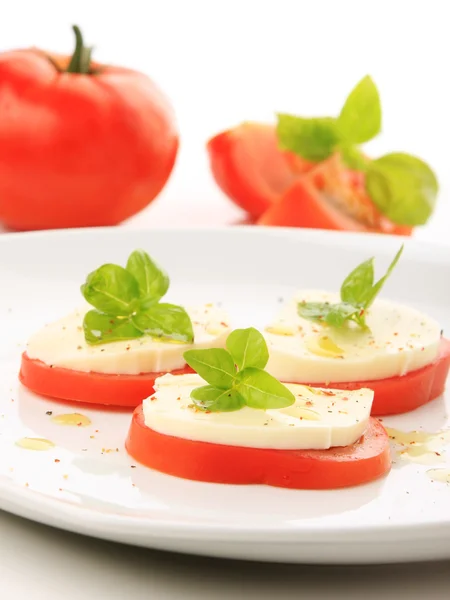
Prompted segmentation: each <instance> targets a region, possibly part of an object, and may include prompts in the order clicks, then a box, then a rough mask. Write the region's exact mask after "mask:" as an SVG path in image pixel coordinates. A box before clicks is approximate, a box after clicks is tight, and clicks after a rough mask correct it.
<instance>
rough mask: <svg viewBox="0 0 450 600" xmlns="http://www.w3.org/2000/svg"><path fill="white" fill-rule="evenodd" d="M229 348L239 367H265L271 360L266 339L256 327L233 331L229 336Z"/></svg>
mask: <svg viewBox="0 0 450 600" xmlns="http://www.w3.org/2000/svg"><path fill="white" fill-rule="evenodd" d="M227 349H228V352H229V353H230V354H231V356H232V357H233V360H234V362H235V363H236V364H237V366H238V367H239V369H245V368H246V367H257V368H258V369H264V367H265V366H266V365H267V361H268V360H269V351H268V349H267V344H266V340H265V339H264V336H263V335H262V334H261V333H260V332H259V331H258V330H257V329H255V328H254V327H249V328H248V329H235V330H234V331H232V332H231V333H230V335H229V336H228V338H227Z"/></svg>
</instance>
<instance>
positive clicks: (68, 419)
mask: <svg viewBox="0 0 450 600" xmlns="http://www.w3.org/2000/svg"><path fill="white" fill-rule="evenodd" d="M52 421H53V423H56V424H57V425H68V426H70V427H87V426H88V425H90V424H91V420H90V418H89V417H86V416H85V415H82V414H80V413H69V414H65V415H55V416H54V417H52Z"/></svg>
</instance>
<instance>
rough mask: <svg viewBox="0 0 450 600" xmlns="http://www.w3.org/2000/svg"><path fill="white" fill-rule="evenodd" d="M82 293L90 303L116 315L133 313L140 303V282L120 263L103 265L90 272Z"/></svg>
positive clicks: (124, 315)
mask: <svg viewBox="0 0 450 600" xmlns="http://www.w3.org/2000/svg"><path fill="white" fill-rule="evenodd" d="M81 293H82V294H83V296H84V297H85V299H86V300H87V301H88V302H89V304H92V306H94V307H95V308H97V309H98V310H100V311H102V312H104V313H106V314H109V315H114V316H115V317H117V316H119V317H126V316H128V315H131V314H133V313H134V312H135V311H136V309H137V307H138V305H139V285H138V282H137V281H136V279H135V278H134V277H133V275H132V274H131V273H129V272H128V271H127V270H126V269H124V268H123V267H120V266H119V265H112V264H106V265H102V266H101V267H99V268H98V269H97V270H96V271H93V272H92V273H89V275H88V276H87V278H86V283H84V284H83V285H82V286H81Z"/></svg>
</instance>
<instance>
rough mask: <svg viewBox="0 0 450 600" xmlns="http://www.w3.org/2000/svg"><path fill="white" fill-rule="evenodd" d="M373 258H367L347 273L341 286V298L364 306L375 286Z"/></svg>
mask: <svg viewBox="0 0 450 600" xmlns="http://www.w3.org/2000/svg"><path fill="white" fill-rule="evenodd" d="M373 261H374V259H373V258H369V260H365V261H364V262H363V263H361V264H360V265H358V266H357V267H356V269H353V271H352V272H351V273H350V274H349V275H347V277H346V278H345V279H344V283H343V284H342V286H341V300H342V301H343V302H347V303H348V304H353V305H354V306H364V305H365V303H366V299H367V297H368V294H370V292H371V290H372V286H373V278H374V273H373Z"/></svg>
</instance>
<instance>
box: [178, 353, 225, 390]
mask: <svg viewBox="0 0 450 600" xmlns="http://www.w3.org/2000/svg"><path fill="white" fill-rule="evenodd" d="M183 356H184V360H185V361H186V362H187V364H188V365H189V366H190V367H191V368H192V369H194V371H196V372H197V373H198V374H199V375H200V377H202V378H203V379H204V380H205V381H207V382H208V383H210V384H211V385H212V386H214V387H217V388H220V389H222V390H228V389H229V388H231V387H232V385H233V382H234V379H235V377H236V367H235V365H234V360H233V358H232V357H231V354H230V353H229V352H227V350H225V349H224V348H209V349H207V350H203V349H202V350H187V351H186V352H185V353H184V354H183Z"/></svg>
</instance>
